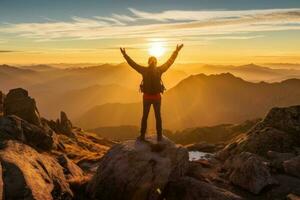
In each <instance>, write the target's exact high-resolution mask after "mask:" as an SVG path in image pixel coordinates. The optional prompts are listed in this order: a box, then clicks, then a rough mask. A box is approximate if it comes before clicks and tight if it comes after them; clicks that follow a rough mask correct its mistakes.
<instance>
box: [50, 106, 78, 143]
mask: <svg viewBox="0 0 300 200" xmlns="http://www.w3.org/2000/svg"><path fill="white" fill-rule="evenodd" d="M47 123H48V125H49V126H50V127H51V128H52V129H53V130H54V131H55V132H56V133H58V134H64V135H67V136H69V137H73V138H75V137H76V136H75V133H74V132H73V125H72V122H71V121H70V120H69V118H68V117H67V114H66V113H65V112H63V111H61V112H60V119H57V120H56V121H53V120H50V121H48V122H47Z"/></svg>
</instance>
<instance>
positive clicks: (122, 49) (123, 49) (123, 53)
mask: <svg viewBox="0 0 300 200" xmlns="http://www.w3.org/2000/svg"><path fill="white" fill-rule="evenodd" d="M120 51H121V53H122V55H123V56H125V55H126V50H125V48H122V47H120Z"/></svg>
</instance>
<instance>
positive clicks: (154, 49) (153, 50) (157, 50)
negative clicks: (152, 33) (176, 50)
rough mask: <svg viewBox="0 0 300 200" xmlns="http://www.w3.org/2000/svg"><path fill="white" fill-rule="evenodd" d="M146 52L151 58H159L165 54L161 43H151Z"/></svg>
mask: <svg viewBox="0 0 300 200" xmlns="http://www.w3.org/2000/svg"><path fill="white" fill-rule="evenodd" d="M148 51H149V54H150V55H151V56H155V57H160V56H162V55H163V54H164V53H165V51H166V49H165V47H164V46H163V44H162V43H161V42H153V43H150V47H149V49H148Z"/></svg>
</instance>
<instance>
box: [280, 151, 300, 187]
mask: <svg viewBox="0 0 300 200" xmlns="http://www.w3.org/2000/svg"><path fill="white" fill-rule="evenodd" d="M283 167H284V171H285V172H286V173H287V174H290V175H293V176H296V177H298V178H300V156H297V157H294V158H291V159H289V160H286V161H284V162H283ZM299 187H300V186H299Z"/></svg>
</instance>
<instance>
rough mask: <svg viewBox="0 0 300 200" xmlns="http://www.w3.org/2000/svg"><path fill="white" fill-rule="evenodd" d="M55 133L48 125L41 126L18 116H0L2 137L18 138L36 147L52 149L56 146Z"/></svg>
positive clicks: (4, 138)
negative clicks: (47, 127)
mask: <svg viewBox="0 0 300 200" xmlns="http://www.w3.org/2000/svg"><path fill="white" fill-rule="evenodd" d="M54 135H55V133H54V132H53V131H52V130H51V129H46V127H39V126H36V125H34V124H30V123H28V122H27V121H24V120H22V119H20V118H19V117H17V116H13V115H12V116H5V117H0V139H1V140H2V141H3V140H9V139H12V140H18V141H21V142H23V143H25V144H28V145H30V146H32V147H34V148H37V149H41V150H50V149H51V148H53V147H54V146H55V144H54V139H53V136H54Z"/></svg>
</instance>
